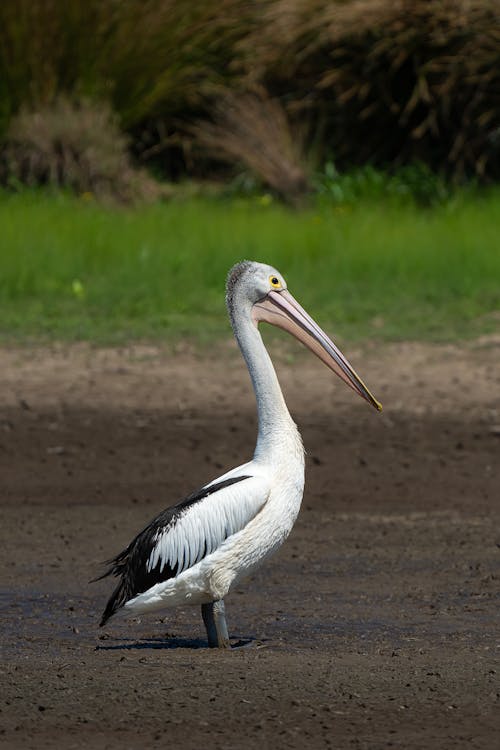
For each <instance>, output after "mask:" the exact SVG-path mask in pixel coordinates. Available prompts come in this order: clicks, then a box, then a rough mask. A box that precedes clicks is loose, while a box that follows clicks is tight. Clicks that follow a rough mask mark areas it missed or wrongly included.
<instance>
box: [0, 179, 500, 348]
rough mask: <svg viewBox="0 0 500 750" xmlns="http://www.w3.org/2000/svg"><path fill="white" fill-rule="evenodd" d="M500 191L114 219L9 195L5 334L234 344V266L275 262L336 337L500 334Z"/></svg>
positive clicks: (126, 213) (217, 204)
mask: <svg viewBox="0 0 500 750" xmlns="http://www.w3.org/2000/svg"><path fill="white" fill-rule="evenodd" d="M499 212H500V193H499V192H498V191H492V192H491V193H489V194H488V195H485V196H483V197H481V198H479V197H477V196H471V195H466V194H463V195H461V196H459V197H456V198H455V199H453V200H451V201H449V202H447V203H446V204H445V205H442V206H438V207H435V208H432V209H418V208H416V207H414V206H412V205H399V204H398V203H397V202H392V203H389V204H388V203H383V204H380V203H376V202H370V203H363V204H358V205H340V206H339V205H337V206H333V205H332V204H328V203H324V204H322V205H319V204H318V205H317V206H315V207H311V208H309V209H307V210H305V211H302V212H297V213H294V212H291V211H290V210H288V209H286V208H284V207H283V206H280V205H277V204H274V203H273V201H272V200H271V199H270V198H269V197H268V196H264V197H261V198H255V199H247V200H237V199H232V200H228V201H224V200H221V199H220V198H219V199H217V200H210V199H207V198H204V199H202V198H196V199H190V200H186V201H171V202H169V203H166V204H156V205H154V206H149V207H143V208H136V209H127V210H125V209H109V208H108V209H106V208H104V207H102V206H99V205H97V204H96V203H95V202H94V201H93V200H92V199H91V197H90V196H83V197H82V198H81V199H73V198H69V197H67V196H64V195H59V196H48V195H46V194H44V193H38V192H33V193H22V194H18V195H10V196H9V195H6V194H4V195H2V196H0V226H1V227H2V232H1V244H0V259H1V268H2V272H1V275H0V337H1V339H3V341H4V342H16V341H30V340H33V339H36V340H38V339H45V340H47V339H48V340H55V339H65V340H89V341H95V342H98V343H114V344H117V343H121V342H124V341H130V340H131V339H132V340H133V339H148V340H158V339H164V340H170V341H172V340H175V339H177V338H179V337H193V338H194V339H196V340H197V341H198V342H202V341H206V340H211V339H212V338H213V337H214V336H218V335H220V334H224V335H227V334H228V323H227V320H226V312H225V307H224V302H223V294H224V282H225V277H226V274H227V271H228V269H229V267H230V266H231V265H232V264H233V263H235V262H237V261H239V260H241V259H243V258H249V259H254V260H262V261H265V262H269V263H271V264H274V265H276V266H277V267H278V268H279V269H280V270H281V271H282V272H283V273H284V274H285V276H286V278H287V280H288V283H289V287H290V289H291V290H292V292H293V293H294V294H295V296H296V297H297V298H298V299H299V301H300V302H301V303H302V304H303V305H304V306H305V307H306V308H307V309H308V310H309V311H310V312H311V314H312V315H314V317H315V318H317V319H318V321H319V322H321V323H322V324H324V325H325V327H326V328H327V330H328V331H330V332H331V333H332V334H335V335H336V336H337V337H338V338H340V339H342V338H344V337H349V338H351V339H352V338H357V339H362V338H374V337H375V338H386V339H403V338H412V339H418V338H427V339H435V340H452V339H455V338H457V339H458V338H462V337H470V336H474V335H477V334H479V333H487V332H491V331H493V330H495V328H496V327H498V316H497V315H496V314H495V311H497V310H498V308H499V306H500V305H499V303H500V284H499V279H500V240H499V238H498V215H499Z"/></svg>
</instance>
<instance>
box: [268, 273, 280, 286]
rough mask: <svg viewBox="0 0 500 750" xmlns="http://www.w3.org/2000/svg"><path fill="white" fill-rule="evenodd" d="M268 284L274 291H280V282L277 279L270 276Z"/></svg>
mask: <svg viewBox="0 0 500 750" xmlns="http://www.w3.org/2000/svg"><path fill="white" fill-rule="evenodd" d="M269 283H270V284H271V286H272V287H273V288H274V289H280V287H281V281H280V280H279V279H278V277H277V276H270V277H269Z"/></svg>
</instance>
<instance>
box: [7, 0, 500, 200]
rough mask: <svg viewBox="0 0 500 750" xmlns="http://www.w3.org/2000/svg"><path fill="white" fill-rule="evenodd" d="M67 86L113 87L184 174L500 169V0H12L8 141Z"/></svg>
mask: <svg viewBox="0 0 500 750" xmlns="http://www.w3.org/2000/svg"><path fill="white" fill-rule="evenodd" d="M256 91H259V92H260V93H259V95H258V96H257V95H256V93H255V92H256ZM266 92H267V93H266ZM61 96H63V97H65V98H66V100H67V101H73V102H79V101H90V100H92V101H95V102H97V103H98V104H99V103H101V102H103V101H106V102H109V104H110V107H111V108H112V110H113V112H114V113H115V114H116V115H117V120H116V122H117V123H119V126H120V127H121V128H122V130H123V131H124V132H125V133H126V134H127V135H128V147H129V150H130V151H131V152H132V154H133V156H134V157H135V158H136V159H138V160H139V161H141V162H142V163H144V164H148V165H149V166H151V167H153V168H154V170H155V171H156V173H157V174H159V175H160V176H162V177H167V178H169V179H173V178H178V177H180V176H184V175H191V176H194V177H206V176H210V177H214V176H215V177H226V176H227V174H228V167H227V164H228V163H230V164H231V166H232V167H233V169H232V170H229V171H230V172H231V173H234V168H236V169H240V168H242V167H240V165H243V168H244V169H246V170H251V171H252V172H254V173H255V174H256V176H257V178H258V179H259V180H260V181H263V182H264V183H265V184H267V185H268V186H269V187H270V188H271V189H273V190H275V191H276V192H278V193H280V194H281V195H285V194H286V195H287V196H288V197H289V198H290V199H291V200H294V196H296V195H297V194H300V193H301V192H302V191H303V190H305V189H307V188H308V186H309V185H310V184H311V179H312V178H311V174H310V173H308V169H310V167H307V166H306V165H311V164H312V165H315V167H316V168H320V167H322V165H324V164H325V163H326V162H327V161H331V162H334V163H335V165H336V167H337V168H339V169H340V170H341V171H345V170H347V169H350V168H352V167H354V166H366V165H372V166H376V167H378V168H384V169H389V170H395V169H398V168H400V167H401V166H402V165H403V166H408V165H412V164H414V163H420V164H423V165H426V166H427V167H428V168H429V169H431V170H433V171H435V172H439V173H442V174H443V175H447V176H448V177H452V178H453V179H456V180H463V179H465V178H469V177H471V176H473V177H475V178H477V179H479V180H481V181H485V182H487V181H492V180H498V179H499V178H500V155H499V151H500V0H256V2H254V3H247V2H246V0H218V1H217V2H216V0H183V2H178V1H177V0H121V2H116V0H72V1H71V2H69V3H68V2H67V0H2V3H0V149H1V148H2V145H1V139H2V138H3V142H4V146H3V148H4V149H5V148H7V145H6V144H7V141H8V143H9V144H12V133H13V130H12V121H13V118H14V117H16V116H20V115H19V113H20V112H21V110H22V111H23V112H24V113H25V112H28V111H30V112H48V111H49V110H48V109H47V108H50V107H51V106H54V102H56V101H57V100H58V98H59V97H61ZM23 116H25V115H23ZM193 123H196V126H195V127H194V126H193ZM88 125H89V126H90V123H88ZM298 126H299V127H298ZM17 127H19V124H18V125H17V126H16V128H17ZM51 127H53V126H51ZM14 129H15V128H14ZM252 131H253V132H252ZM299 132H300V133H301V137H300V138H299V137H298V136H297V133H299ZM7 133H9V135H8V136H7V135H6V134H7ZM115 133H116V134H117V135H116V137H117V139H118V141H119V143H121V144H122V145H121V146H120V148H122V146H123V143H124V141H123V139H122V138H121V135H120V134H119V133H118V131H117V130H116V128H115ZM195 140H196V144H195V143H194V141H195ZM200 144H202V145H203V150H200V148H199V145H200ZM193 146H195V148H193ZM8 148H11V145H9V146H8ZM14 162H15V163H16V164H18V163H19V162H18V161H15V160H14ZM14 162H12V160H11V156H9V158H8V159H6V158H5V157H4V159H3V163H4V165H5V164H10V163H14ZM266 162H267V164H266ZM5 173H6V172H5V167H4V179H5ZM33 174H34V172H33ZM16 175H17V173H16ZM69 182H71V180H70V181H69Z"/></svg>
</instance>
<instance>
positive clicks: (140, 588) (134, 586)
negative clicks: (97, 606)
mask: <svg viewBox="0 0 500 750" xmlns="http://www.w3.org/2000/svg"><path fill="white" fill-rule="evenodd" d="M249 478H250V477H249V476H238V477H232V478H231V479H224V480H223V481H222V482H216V483H214V484H211V485H209V486H208V487H203V488H202V489H201V490H198V491H197V492H193V494H191V495H189V496H188V497H186V498H185V499H184V500H182V501H181V502H180V503H178V504H177V505H173V506H172V507H171V508H167V509H166V510H164V511H162V512H161V513H160V514H159V515H158V516H156V518H153V520H152V521H151V522H150V523H149V524H148V525H147V526H146V527H145V528H144V529H143V530H142V531H141V532H140V533H139V534H137V536H136V537H135V538H134V539H132V541H131V542H130V544H129V545H128V547H126V548H125V549H124V550H122V552H120V553H119V554H118V555H116V557H113V558H111V560H106V563H105V564H106V565H110V568H109V569H108V570H106V571H105V572H104V573H103V574H102V575H101V576H99V577H98V578H94V579H93V580H94V581H100V580H101V579H102V578H106V576H109V575H113V576H117V577H118V576H121V581H120V583H119V584H118V586H117V587H116V589H115V590H114V591H113V593H112V594H111V597H110V599H109V601H108V603H107V605H106V608H105V610H104V612H103V615H102V618H101V622H100V626H101V627H102V625H104V624H105V622H106V621H107V620H108V619H109V618H110V617H111V616H112V615H114V613H115V612H116V611H117V610H118V609H120V607H123V605H124V604H125V603H126V602H128V600H129V599H132V598H133V597H134V596H137V594H142V593H143V592H144V591H147V590H148V589H150V588H151V587H152V586H154V585H155V584H156V583H160V582H161V581H167V580H168V579H169V578H175V576H176V575H177V565H174V567H173V568H172V567H171V566H170V565H169V564H168V563H167V564H165V563H164V564H163V568H162V569H161V570H160V568H161V561H158V563H157V564H156V566H155V567H154V568H153V569H151V570H148V568H147V562H148V560H149V558H150V556H151V552H152V551H153V549H154V546H155V544H156V540H157V534H158V532H161V531H163V530H164V529H166V528H168V527H169V526H170V527H171V526H174V525H175V524H176V523H177V520H178V519H179V517H180V516H181V515H182V514H183V512H184V511H185V510H186V509H187V508H189V507H191V506H192V505H196V503H199V502H200V501H201V500H203V499H204V498H205V497H208V496H209V495H212V494H213V493H214V492H217V491H218V490H222V489H224V488H225V487H229V486H231V485H232V484H235V483H236V482H241V481H242V480H243V479H249ZM206 552H207V547H206V544H205V549H204V552H203V557H205V556H206Z"/></svg>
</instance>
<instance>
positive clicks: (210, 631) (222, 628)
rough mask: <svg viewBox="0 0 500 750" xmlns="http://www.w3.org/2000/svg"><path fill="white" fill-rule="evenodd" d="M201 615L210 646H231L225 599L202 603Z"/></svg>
mask: <svg viewBox="0 0 500 750" xmlns="http://www.w3.org/2000/svg"><path fill="white" fill-rule="evenodd" d="M201 616H202V617H203V622H204V623H205V627H206V629H207V636H208V645H209V646H210V648H231V644H230V643H229V634H228V632H227V624H226V613H225V608H224V600H223V599H219V600H218V601H216V602H210V603H209V604H202V605H201Z"/></svg>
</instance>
